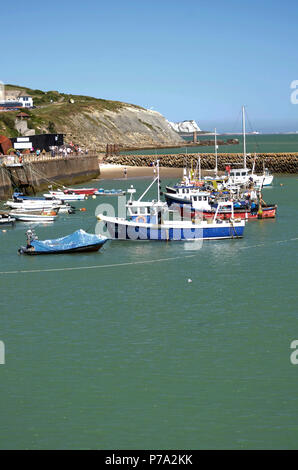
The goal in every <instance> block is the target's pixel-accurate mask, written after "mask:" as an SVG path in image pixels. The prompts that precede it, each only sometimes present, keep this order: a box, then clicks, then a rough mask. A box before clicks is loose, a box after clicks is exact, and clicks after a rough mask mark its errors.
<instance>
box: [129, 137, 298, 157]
mask: <svg viewBox="0 0 298 470" xmlns="http://www.w3.org/2000/svg"><path fill="white" fill-rule="evenodd" d="M197 138H198V140H201V141H204V140H213V141H214V135H202V136H200V135H198V136H197ZM217 139H218V140H224V141H227V140H228V139H238V140H239V144H233V145H219V147H218V152H219V153H242V152H243V136H242V135H239V134H234V135H218V136H217ZM189 141H191V138H190V137H189V138H187V140H186V142H187V143H188V142H189ZM246 149H247V152H250V153H291V152H298V134H248V135H247V136H246ZM168 153H170V154H175V153H214V145H211V146H205V145H202V146H193V147H183V145H182V146H181V147H176V148H162V149H146V150H134V151H125V152H121V154H135V155H152V154H153V155H154V154H156V155H165V154H168Z"/></svg>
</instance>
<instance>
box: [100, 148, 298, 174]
mask: <svg viewBox="0 0 298 470" xmlns="http://www.w3.org/2000/svg"><path fill="white" fill-rule="evenodd" d="M200 157H201V168H202V169H204V170H212V169H214V167H215V154H214V153H200ZM197 158H198V154H197V153H195V154H191V153H188V154H186V153H181V154H168V155H156V154H155V155H119V156H113V157H112V156H111V157H106V158H105V162H106V163H117V164H120V165H127V166H150V165H151V164H152V163H153V162H155V161H156V159H159V163H160V166H162V167H170V168H171V167H173V168H183V167H184V166H190V165H191V162H193V166H195V165H196V162H197ZM254 159H255V156H252V155H248V156H247V157H246V164H247V166H248V167H249V168H252V166H253V162H254ZM227 165H231V166H238V167H240V166H243V154H242V153H233V154H230V153H229V154H228V153H219V154H218V170H219V171H225V168H226V166H227ZM263 165H264V166H265V168H268V170H269V171H271V172H272V173H298V152H297V153H296V152H295V153H259V154H256V163H255V171H256V172H262V171H263Z"/></svg>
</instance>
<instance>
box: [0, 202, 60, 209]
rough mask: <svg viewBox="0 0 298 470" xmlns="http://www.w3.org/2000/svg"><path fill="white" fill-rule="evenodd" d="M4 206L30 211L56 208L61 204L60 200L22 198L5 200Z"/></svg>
mask: <svg viewBox="0 0 298 470" xmlns="http://www.w3.org/2000/svg"><path fill="white" fill-rule="evenodd" d="M5 205H6V206H8V207H10V208H11V209H21V210H24V211H31V210H40V211H41V210H50V209H56V208H57V207H61V206H62V202H61V201H45V200H40V201H31V200H30V201H29V200H24V201H10V200H9V201H6V203H5Z"/></svg>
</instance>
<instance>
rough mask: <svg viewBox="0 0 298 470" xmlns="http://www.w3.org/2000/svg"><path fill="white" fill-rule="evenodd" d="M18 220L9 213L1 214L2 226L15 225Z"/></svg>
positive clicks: (0, 221) (0, 223) (0, 222)
mask: <svg viewBox="0 0 298 470" xmlns="http://www.w3.org/2000/svg"><path fill="white" fill-rule="evenodd" d="M15 221H16V219H15V218H14V217H12V216H11V215H10V214H9V213H8V212H0V225H7V224H14V223H15Z"/></svg>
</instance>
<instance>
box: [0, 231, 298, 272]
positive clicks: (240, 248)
mask: <svg viewBox="0 0 298 470" xmlns="http://www.w3.org/2000/svg"><path fill="white" fill-rule="evenodd" d="M297 240H298V237H297V238H290V239H288V240H277V241H274V242H271V243H267V244H266V243H259V244H257V245H249V246H242V247H239V248H238V249H239V250H248V249H252V248H258V247H264V246H266V245H269V244H275V243H287V242H292V241H297ZM186 243H187V242H186ZM196 256H197V253H196V254H193V255H186V256H173V257H171V258H159V259H152V260H144V261H132V262H126V263H115V264H98V265H93V266H75V267H64V268H47V269H30V270H29V269H28V270H19V271H0V275H1V274H32V273H50V272H59V271H80V270H86V269H104V268H114V267H121V266H133V265H138V264H139V265H141V264H152V263H161V262H163V261H173V260H176V259H187V258H194V257H196Z"/></svg>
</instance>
